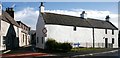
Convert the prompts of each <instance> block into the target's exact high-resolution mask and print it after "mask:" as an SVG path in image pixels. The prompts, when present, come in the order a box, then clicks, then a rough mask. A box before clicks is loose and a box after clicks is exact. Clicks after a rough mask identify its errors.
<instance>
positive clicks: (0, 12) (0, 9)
mask: <svg viewBox="0 0 120 58" xmlns="http://www.w3.org/2000/svg"><path fill="white" fill-rule="evenodd" d="M1 15H2V3H1V2H0V16H1Z"/></svg>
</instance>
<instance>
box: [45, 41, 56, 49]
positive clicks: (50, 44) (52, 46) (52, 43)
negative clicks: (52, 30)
mask: <svg viewBox="0 0 120 58" xmlns="http://www.w3.org/2000/svg"><path fill="white" fill-rule="evenodd" d="M57 44H58V43H57V42H56V41H55V40H53V39H48V40H47V42H46V49H48V50H55V49H57Z"/></svg>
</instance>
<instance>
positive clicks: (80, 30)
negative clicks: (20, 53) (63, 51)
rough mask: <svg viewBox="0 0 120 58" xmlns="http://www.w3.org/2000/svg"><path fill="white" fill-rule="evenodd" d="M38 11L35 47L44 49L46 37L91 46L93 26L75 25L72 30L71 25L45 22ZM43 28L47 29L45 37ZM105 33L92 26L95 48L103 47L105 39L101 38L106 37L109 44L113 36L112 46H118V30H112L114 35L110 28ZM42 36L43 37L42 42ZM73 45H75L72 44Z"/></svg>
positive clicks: (103, 30)
mask: <svg viewBox="0 0 120 58" xmlns="http://www.w3.org/2000/svg"><path fill="white" fill-rule="evenodd" d="M41 9H42V8H41ZM43 9H44V8H43ZM39 12H40V15H39V18H38V21H37V25H36V47H38V48H42V49H44V48H45V42H46V40H47V39H48V38H52V39H55V40H56V41H57V42H70V43H73V44H74V43H80V46H81V47H93V28H87V27H86V28H84V27H76V28H77V30H76V31H74V30H73V29H74V27H73V26H63V25H51V24H45V23H44V20H43V17H42V15H41V10H40V11H39ZM43 14H44V13H43ZM84 16H85V15H83V17H84ZM51 19H52V18H51ZM43 28H46V29H47V37H45V36H44V33H43V32H42V30H43ZM107 33H108V34H105V29H97V28H94V40H95V41H94V43H95V48H105V39H103V38H108V43H110V44H111V43H112V38H114V40H115V41H114V44H113V48H118V30H114V35H112V30H110V29H108V31H107ZM42 37H45V38H44V40H43V41H44V43H43V44H42V39H41V38H42ZM37 41H38V43H37ZM73 47H76V46H74V45H73Z"/></svg>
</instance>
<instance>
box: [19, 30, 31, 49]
mask: <svg viewBox="0 0 120 58" xmlns="http://www.w3.org/2000/svg"><path fill="white" fill-rule="evenodd" d="M22 31H24V32H26V33H24V32H22ZM23 35H24V39H23ZM29 40H30V35H29V34H28V31H26V30H23V29H22V28H19V46H20V47H22V46H28V45H29V44H30V42H29Z"/></svg>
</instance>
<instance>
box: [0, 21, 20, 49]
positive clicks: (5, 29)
mask: <svg viewBox="0 0 120 58" xmlns="http://www.w3.org/2000/svg"><path fill="white" fill-rule="evenodd" d="M9 26H10V24H9V23H7V22H5V21H3V20H1V46H0V47H1V49H0V50H5V49H6V46H5V44H3V36H6V35H7V32H8V29H9ZM17 28H18V27H16V26H14V30H15V32H16V37H18V36H17V35H18V33H17V31H18V29H17Z"/></svg>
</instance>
